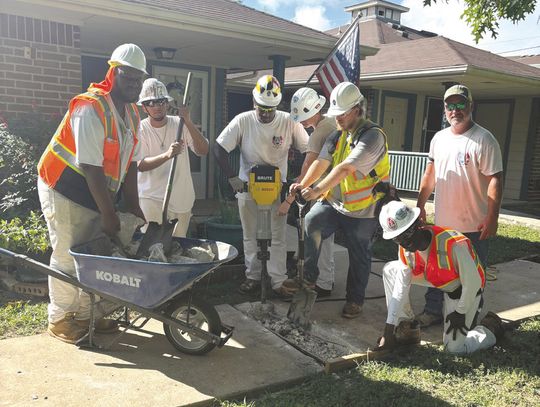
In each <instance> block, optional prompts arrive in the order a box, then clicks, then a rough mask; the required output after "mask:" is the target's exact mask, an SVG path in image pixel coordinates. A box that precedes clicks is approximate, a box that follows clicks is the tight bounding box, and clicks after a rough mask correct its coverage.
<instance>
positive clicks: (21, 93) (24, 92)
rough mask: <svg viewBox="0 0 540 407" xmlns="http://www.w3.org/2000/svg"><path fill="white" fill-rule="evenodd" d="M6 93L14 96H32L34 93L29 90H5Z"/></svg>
mask: <svg viewBox="0 0 540 407" xmlns="http://www.w3.org/2000/svg"><path fill="white" fill-rule="evenodd" d="M6 93H7V94H8V95H14V96H34V91H33V90H30V89H18V88H6Z"/></svg>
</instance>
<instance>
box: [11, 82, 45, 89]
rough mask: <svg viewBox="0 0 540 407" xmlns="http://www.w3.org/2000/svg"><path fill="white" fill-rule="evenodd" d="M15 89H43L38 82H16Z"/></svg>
mask: <svg viewBox="0 0 540 407" xmlns="http://www.w3.org/2000/svg"><path fill="white" fill-rule="evenodd" d="M15 87H17V88H25V89H41V83H38V82H26V81H16V82H15Z"/></svg>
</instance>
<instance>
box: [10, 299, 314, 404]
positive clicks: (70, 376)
mask: <svg viewBox="0 0 540 407" xmlns="http://www.w3.org/2000/svg"><path fill="white" fill-rule="evenodd" d="M217 308H218V312H219V314H220V316H221V318H222V320H223V322H224V323H226V324H228V325H233V326H235V332H234V335H233V337H232V338H231V339H230V340H229V342H228V343H227V344H226V345H225V346H224V347H223V348H221V349H215V350H213V351H211V352H210V353H208V354H207V355H205V356H190V355H184V354H181V353H179V352H177V351H176V350H175V349H174V348H173V346H172V345H171V344H170V343H169V342H168V341H167V339H166V338H165V336H164V335H163V330H162V325H161V323H159V322H157V321H154V320H151V321H150V322H149V323H148V324H147V325H146V326H145V327H144V331H142V332H137V331H128V333H126V334H125V335H124V336H122V337H121V338H120V340H119V342H118V343H114V344H113V345H112V347H111V348H110V350H108V351H93V350H82V349H78V348H77V347H76V346H72V345H68V344H65V343H63V342H60V341H58V340H55V339H53V338H51V337H49V336H48V335H47V334H41V335H36V336H29V337H23V338H12V339H6V340H2V341H0V355H1V359H2V363H1V364H0V377H2V387H3V390H2V398H1V400H0V405H1V406H10V407H11V406H23V405H24V406H26V405H28V404H29V403H31V402H32V403H37V404H40V403H45V402H47V403H49V405H136V406H187V405H210V404H211V403H212V401H213V400H215V399H228V398H234V397H236V396H240V397H243V396H245V395H255V394H257V393H258V392H261V391H263V390H268V389H273V388H279V387H282V386H286V385H290V384H291V383H294V382H297V381H299V380H302V379H304V378H305V377H307V376H310V375H313V374H315V373H318V372H321V371H322V367H321V366H320V365H319V364H317V363H316V362H315V361H313V360H312V359H311V358H309V357H307V356H305V355H303V354H302V353H300V352H298V351H297V350H296V349H294V348H292V347H291V346H289V345H288V344H286V343H284V342H283V341H281V340H280V339H279V338H278V337H277V336H275V335H274V334H272V333H271V332H269V331H267V330H266V329H264V328H263V327H261V326H260V325H259V324H258V323H257V322H255V321H253V320H251V319H250V318H247V317H246V316H245V315H243V314H242V313H240V312H239V311H237V310H235V309H234V308H233V307H231V306H229V305H222V306H219V307H217ZM97 339H98V340H99V341H101V343H103V342H107V341H108V340H110V339H112V337H111V336H110V335H108V336H104V335H102V336H98V337H97ZM284 367H286V368H284Z"/></svg>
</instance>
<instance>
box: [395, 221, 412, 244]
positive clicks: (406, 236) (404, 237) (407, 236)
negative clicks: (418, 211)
mask: <svg viewBox="0 0 540 407" xmlns="http://www.w3.org/2000/svg"><path fill="white" fill-rule="evenodd" d="M414 232H416V222H415V223H413V224H412V225H411V226H410V227H409V228H408V229H407V230H406V231H405V232H403V233H402V234H400V235H398V236H396V237H394V238H393V239H392V240H393V241H394V243H396V244H398V245H400V246H402V244H403V243H406V242H408V241H410V240H411V238H412V237H413V235H414Z"/></svg>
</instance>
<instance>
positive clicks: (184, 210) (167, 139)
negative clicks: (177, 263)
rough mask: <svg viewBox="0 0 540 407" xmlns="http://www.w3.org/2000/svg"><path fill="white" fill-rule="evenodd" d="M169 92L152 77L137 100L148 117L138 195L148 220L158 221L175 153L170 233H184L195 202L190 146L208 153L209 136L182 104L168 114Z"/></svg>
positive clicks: (143, 130) (144, 125) (142, 128)
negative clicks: (174, 222)
mask: <svg viewBox="0 0 540 407" xmlns="http://www.w3.org/2000/svg"><path fill="white" fill-rule="evenodd" d="M172 100H173V98H172V97H171V96H169V94H168V92H167V88H166V87H165V85H164V84H163V83H162V82H160V81H158V80H157V79H155V78H149V79H147V80H145V81H144V83H143V86H142V91H141V94H140V95H139V101H138V102H137V104H138V105H139V106H142V108H143V110H144V111H145V113H146V114H147V115H148V117H147V118H146V119H144V120H142V121H141V125H140V131H139V136H140V139H141V157H142V159H141V161H139V164H138V169H139V171H140V174H139V199H140V205H141V208H142V210H143V212H144V215H145V217H146V220H147V221H148V222H150V221H154V222H157V223H161V221H162V218H163V216H162V207H163V199H164V197H165V192H166V191H165V190H166V187H167V185H166V180H167V178H168V176H169V172H170V169H171V165H172V160H171V159H172V158H173V157H174V156H178V158H177V162H176V170H175V174H174V181H173V186H172V190H171V198H170V201H169V208H168V215H167V216H168V217H169V219H178V222H177V223H176V226H175V228H174V232H173V236H179V237H186V232H187V230H188V227H189V220H190V218H191V209H192V207H193V203H194V202H195V190H194V188H193V180H192V178H191V168H190V165H189V155H188V150H187V148H186V146H187V147H189V148H190V149H191V151H193V152H194V153H195V154H197V155H198V156H204V155H206V154H208V140H207V139H206V138H205V137H204V136H203V135H202V134H201V132H200V130H199V129H198V128H197V126H196V125H195V124H194V123H193V122H192V120H191V117H190V114H189V110H188V108H187V107H185V106H181V107H180V108H179V109H178V116H172V115H167V110H168V108H169V102H171V101H172ZM180 117H182V118H183V119H184V128H183V129H182V138H181V140H180V142H176V134H177V132H178V126H179V125H180Z"/></svg>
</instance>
